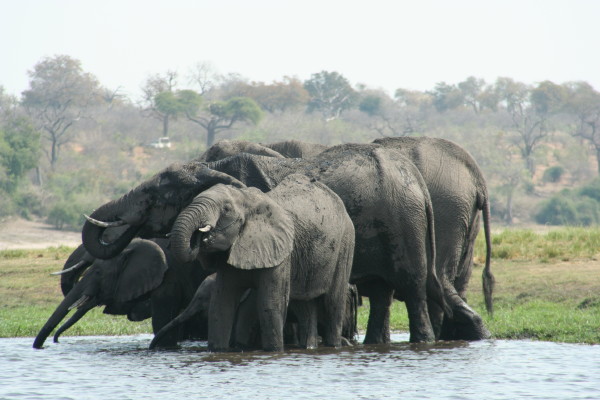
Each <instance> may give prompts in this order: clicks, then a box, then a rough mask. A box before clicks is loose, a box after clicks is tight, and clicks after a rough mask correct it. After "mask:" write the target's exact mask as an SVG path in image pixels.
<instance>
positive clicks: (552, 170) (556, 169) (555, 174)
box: [542, 165, 565, 183]
mask: <svg viewBox="0 0 600 400" xmlns="http://www.w3.org/2000/svg"><path fill="white" fill-rule="evenodd" d="M564 173H565V169H564V168H563V167H561V166H560V165H554V166H552V167H549V168H548V169H546V170H545V171H544V176H543V177H542V180H543V181H544V182H551V183H556V182H558V181H560V178H561V177H562V176H563V174H564Z"/></svg>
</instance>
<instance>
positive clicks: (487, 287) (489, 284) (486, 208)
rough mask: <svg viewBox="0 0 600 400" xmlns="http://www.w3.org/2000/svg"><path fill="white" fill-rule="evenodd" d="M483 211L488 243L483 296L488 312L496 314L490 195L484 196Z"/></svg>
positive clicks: (484, 229)
mask: <svg viewBox="0 0 600 400" xmlns="http://www.w3.org/2000/svg"><path fill="white" fill-rule="evenodd" d="M481 203H482V204H481V205H482V207H481V210H482V213H483V231H484V233H485V245H486V253H485V267H484V268H483V275H482V280H483V296H484V298H485V308H486V310H487V312H488V314H490V315H493V314H494V302H493V299H492V294H493V292H494V285H495V284H496V278H494V274H492V267H491V261H492V236H491V231H490V218H491V217H490V202H489V198H488V196H487V195H486V196H483V201H482V202H481Z"/></svg>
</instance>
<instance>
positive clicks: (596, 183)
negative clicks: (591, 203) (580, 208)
mask: <svg viewBox="0 0 600 400" xmlns="http://www.w3.org/2000/svg"><path fill="white" fill-rule="evenodd" d="M579 193H580V194H581V195H582V196H587V197H591V198H592V199H594V200H596V201H600V179H599V178H596V179H594V180H593V181H591V182H590V183H589V184H587V185H585V186H583V187H582V188H581V189H579Z"/></svg>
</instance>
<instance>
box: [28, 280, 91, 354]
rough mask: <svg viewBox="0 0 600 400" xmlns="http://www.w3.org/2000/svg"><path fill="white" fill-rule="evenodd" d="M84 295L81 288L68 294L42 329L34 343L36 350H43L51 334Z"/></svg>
mask: <svg viewBox="0 0 600 400" xmlns="http://www.w3.org/2000/svg"><path fill="white" fill-rule="evenodd" d="M81 295H82V289H81V288H74V289H73V290H71V291H70V292H69V294H67V296H66V297H65V298H64V299H63V301H62V302H61V303H60V304H59V305H58V307H56V310H54V313H52V315H51V316H50V318H48V321H46V324H45V325H44V326H43V327H42V329H41V330H40V332H39V333H38V335H37V336H36V338H35V340H34V342H33V348H34V349H41V348H42V346H43V345H44V342H45V341H46V339H47V338H48V336H50V333H52V331H53V330H54V328H56V326H57V325H58V324H60V321H62V320H63V319H64V318H65V316H66V315H67V314H68V313H69V307H70V306H71V304H73V303H75V301H77V300H78V299H79V298H80V297H81Z"/></svg>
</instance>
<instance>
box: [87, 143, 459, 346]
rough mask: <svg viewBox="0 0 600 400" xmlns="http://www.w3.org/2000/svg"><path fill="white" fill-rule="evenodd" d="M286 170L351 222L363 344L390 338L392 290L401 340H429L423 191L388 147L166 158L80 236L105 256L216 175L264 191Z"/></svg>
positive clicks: (430, 235)
mask: <svg viewBox="0 0 600 400" xmlns="http://www.w3.org/2000/svg"><path fill="white" fill-rule="evenodd" d="M293 173H300V174H303V175H306V176H308V177H310V178H312V179H315V180H318V181H320V182H321V183H323V184H325V185H326V186H328V187H329V188H330V189H332V190H333V191H334V192H335V193H336V194H337V195H338V196H339V197H340V198H341V200H342V201H343V203H344V205H345V207H346V210H347V212H348V214H349V216H350V218H351V219H352V221H353V223H354V228H355V232H356V246H355V254H354V261H353V266H352V274H351V283H355V284H357V286H358V287H359V290H360V291H361V293H367V292H368V294H366V295H367V296H368V297H369V299H370V313H369V322H368V326H367V332H366V335H365V340H364V341H365V343H385V342H389V340H390V336H389V307H390V305H391V302H392V299H393V296H395V297H396V298H398V299H401V300H402V301H404V302H405V304H406V307H407V310H408V315H409V329H410V341H412V342H424V341H433V340H435V336H436V335H435V333H434V331H433V328H432V323H431V321H430V315H429V311H428V303H429V304H431V303H435V304H437V305H439V307H441V308H443V309H444V310H445V311H446V312H447V313H451V310H448V309H447V307H446V304H445V299H444V290H443V288H442V286H441V283H440V280H439V279H438V277H437V274H436V271H435V229H434V221H433V210H432V205H431V199H430V197H429V192H428V190H427V187H426V184H425V182H424V180H423V177H422V176H421V174H420V172H419V171H418V169H417V168H416V167H415V165H414V164H413V163H412V162H411V161H410V160H409V159H407V158H406V157H405V156H404V155H402V154H401V153H400V152H399V151H397V150H395V149H391V148H383V147H382V146H380V145H375V144H371V145H354V144H345V145H339V146H334V147H332V148H329V149H328V150H326V151H325V152H322V153H321V154H319V155H318V156H317V157H316V158H315V159H314V160H305V159H287V158H273V157H265V156H256V155H252V154H248V153H241V154H237V155H234V156H231V157H227V158H225V159H223V160H220V161H215V162H207V163H203V162H197V161H191V162H188V163H185V164H172V165H170V166H168V167H167V168H165V169H164V170H163V171H160V172H159V173H157V174H156V175H154V176H153V177H151V178H150V179H148V180H146V181H144V182H142V183H141V184H140V185H139V186H137V187H135V188H133V189H132V190H131V191H130V192H129V193H127V194H126V195H124V196H122V197H121V198H119V199H116V200H112V201H109V202H108V203H105V204H104V205H102V206H100V207H98V208H97V209H96V210H95V211H94V212H93V213H92V214H91V215H90V216H89V217H88V219H87V221H86V222H85V223H84V226H83V229H82V241H83V243H84V245H85V247H86V249H87V250H88V251H89V252H90V253H91V254H92V255H94V256H96V257H98V258H107V257H112V256H114V255H116V254H118V253H119V252H120V251H121V250H122V249H123V248H124V247H125V246H126V245H127V243H129V241H130V240H131V238H133V237H134V236H136V235H138V236H141V237H152V236H161V235H165V234H168V233H169V232H170V230H171V228H172V226H173V223H174V222H175V219H176V217H177V215H179V212H180V211H181V210H182V209H183V208H185V207H186V206H187V205H188V204H190V203H191V201H192V199H193V198H194V197H195V196H196V195H198V194H199V193H202V192H203V191H205V190H206V189H208V188H209V187H211V186H213V185H215V184H217V183H225V184H230V185H233V186H237V187H244V185H247V186H253V187H256V188H258V189H260V190H261V191H263V192H268V191H269V190H271V189H273V188H274V187H275V186H276V185H277V184H278V183H279V182H281V181H282V180H283V179H284V178H285V177H286V176H288V175H290V174H293ZM113 226H124V227H125V228H126V231H125V233H124V234H123V235H121V236H120V237H118V238H117V239H115V240H112V241H106V240H102V235H103V232H104V231H105V230H106V229H107V228H109V227H113ZM435 318H439V319H441V318H440V317H438V316H435ZM435 318H434V321H435V320H436V319H435ZM436 325H438V324H436ZM439 325H441V323H440V324H439Z"/></svg>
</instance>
